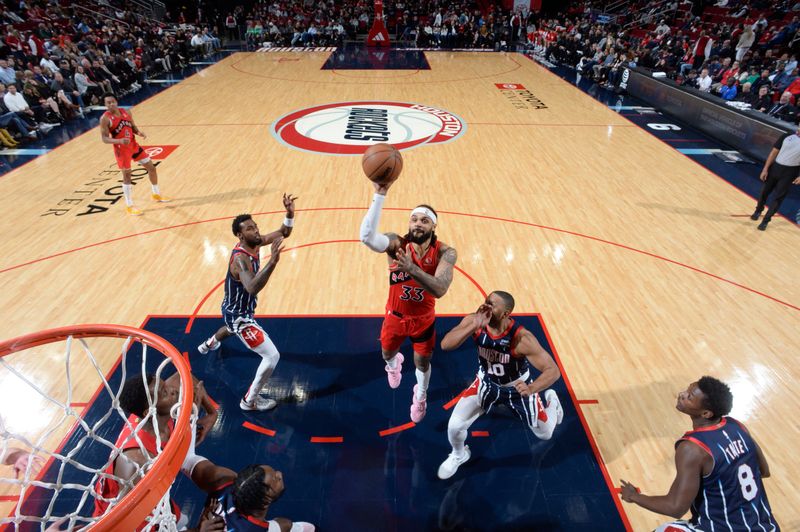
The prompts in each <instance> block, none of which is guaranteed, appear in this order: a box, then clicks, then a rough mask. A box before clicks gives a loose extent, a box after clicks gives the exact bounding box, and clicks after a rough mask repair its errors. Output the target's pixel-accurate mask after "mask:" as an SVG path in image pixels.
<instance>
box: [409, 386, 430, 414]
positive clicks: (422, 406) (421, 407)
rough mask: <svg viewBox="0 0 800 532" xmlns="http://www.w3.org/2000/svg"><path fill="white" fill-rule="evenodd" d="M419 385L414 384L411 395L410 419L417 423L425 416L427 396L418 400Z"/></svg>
mask: <svg viewBox="0 0 800 532" xmlns="http://www.w3.org/2000/svg"><path fill="white" fill-rule="evenodd" d="M418 386H419V385H418V384H415V385H414V393H413V395H412V396H411V421H413V422H414V423H419V422H420V421H422V419H423V418H424V417H425V412H426V411H427V410H428V398H427V396H426V397H425V399H422V400H418V399H417V387H418Z"/></svg>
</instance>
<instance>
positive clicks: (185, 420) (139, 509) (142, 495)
mask: <svg viewBox="0 0 800 532" xmlns="http://www.w3.org/2000/svg"><path fill="white" fill-rule="evenodd" d="M69 336H72V337H73V338H93V337H113V338H128V337H132V338H135V339H137V340H138V341H140V342H141V343H143V344H145V345H148V346H151V347H153V348H155V349H158V350H159V351H160V352H161V353H163V354H164V356H166V357H169V358H170V359H171V360H172V364H173V365H174V366H175V368H176V369H177V370H178V373H179V374H180V376H181V383H182V384H183V399H184V404H189V405H190V404H192V403H193V402H194V386H192V385H191V383H192V373H191V371H190V369H189V365H188V363H187V362H186V360H184V358H183V356H181V354H180V352H178V350H177V349H175V347H174V346H173V345H172V344H170V343H169V342H168V341H167V340H165V339H163V338H161V337H160V336H158V335H156V334H153V333H151V332H148V331H145V330H142V329H137V328H135V327H129V326H127V325H104V324H86V325H71V326H68V327H59V328H56V329H48V330H46V331H39V332H35V333H31V334H26V335H24V336H20V337H17V338H12V339H11V340H5V341H3V342H0V357H4V356H7V355H10V354H12V353H16V352H18V351H23V350H25V349H29V348H31V347H36V346H40V345H45V344H50V343H54V342H58V341H62V340H66V339H67V338H68V337H69ZM187 383H188V385H187ZM191 412H192V409H191V408H182V409H181V411H180V414H179V415H178V419H177V420H175V429H174V430H173V432H172V434H171V435H170V438H169V441H167V445H166V446H165V447H164V449H163V450H162V451H161V453H159V455H158V457H157V458H156V460H155V462H154V463H153V466H152V467H151V469H150V471H148V473H147V475H145V477H144V478H142V480H140V481H139V483H138V484H136V486H134V488H133V489H132V490H131V491H130V493H128V494H127V495H126V496H125V497H124V498H123V499H122V500H121V501H119V502H118V503H117V504H116V505H114V507H113V508H111V510H109V511H108V513H106V514H105V515H103V516H102V517H101V518H100V519H99V520H98V521H97V522H96V523H94V524H93V525H92V529H93V530H99V531H104V532H105V531H109V532H111V531H114V530H117V531H118V530H136V529H137V528H138V527H139V525H141V524H142V523H143V522H144V520H145V518H146V517H147V516H148V515H149V514H150V512H151V511H152V510H153V508H155V506H156V505H157V504H158V501H159V500H161V497H163V496H164V493H166V491H167V490H168V489H169V487H170V486H171V485H172V482H173V481H174V480H175V477H176V476H177V475H178V471H180V468H181V464H182V463H183V457H185V456H186V453H187V452H188V451H189V445H190V444H191V423H190V416H191ZM46 470H47V467H44V468H42V473H40V474H43V473H44V471H46Z"/></svg>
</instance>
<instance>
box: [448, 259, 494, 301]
mask: <svg viewBox="0 0 800 532" xmlns="http://www.w3.org/2000/svg"><path fill="white" fill-rule="evenodd" d="M453 268H454V269H455V270H456V271H458V272H460V273H461V274H462V275H463V276H464V277H466V278H467V279H468V280H469V282H471V283H472V284H474V285H475V288H477V289H478V291H479V292H480V293H481V295H482V296H483V297H484V299H485V298H486V291H485V290H484V289H483V287H481V285H480V284H478V281H476V280H475V279H473V278H472V276H471V275H470V274H468V273H467V272H465V271H464V270H462V269H461V268H459V267H458V266H455V265H453Z"/></svg>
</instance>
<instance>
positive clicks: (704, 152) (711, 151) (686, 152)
mask: <svg viewBox="0 0 800 532" xmlns="http://www.w3.org/2000/svg"><path fill="white" fill-rule="evenodd" d="M677 149H678V151H679V152H681V153H682V154H684V155H714V154H715V153H719V152H721V151H725V150H720V149H716V148H712V149H701V148H677Z"/></svg>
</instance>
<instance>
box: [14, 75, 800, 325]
mask: <svg viewBox="0 0 800 532" xmlns="http://www.w3.org/2000/svg"><path fill="white" fill-rule="evenodd" d="M553 75H555V74H553ZM565 83H566V82H565ZM167 90H169V89H167ZM578 90H579V89H578ZM598 103H599V102H598ZM697 164H699V163H697ZM709 173H711V172H710V171H709ZM712 175H716V174H712ZM717 177H719V176H717ZM720 179H722V178H720ZM731 186H733V185H731ZM737 190H738V189H737ZM349 210H359V211H363V210H366V208H365V207H316V208H311V209H298V210H297V211H298V212H317V211H349ZM384 210H387V211H407V210H408V209H405V208H400V207H384ZM283 212H284V211H269V212H260V213H254V215H258V216H261V215H268V214H279V213H280V214H283ZM440 212H442V213H443V214H452V215H454V216H466V217H469V218H481V219H484V220H496V221H500V222H507V223H515V224H519V225H525V226H528V227H536V228H539V229H544V230H548V231H555V232H557V233H562V234H566V235H571V236H575V237H578V238H585V239H587V240H593V241H595V242H600V243H602V244H608V245H610V246H614V247H617V248H620V249H625V250H628V251H633V252H634V253H639V254H641V255H646V256H648V257H651V258H654V259H659V260H663V261H665V262H668V263H670V264H673V265H675V266H680V267H682V268H686V269H688V270H691V271H693V272H695V273H700V274H703V275H707V276H709V277H711V278H713V279H716V280H718V281H722V282H724V283H727V284H730V285H733V286H736V287H738V288H742V289H743V290H747V291H748V292H751V293H753V294H756V295H759V296H762V297H765V298H767V299H769V300H771V301H774V302H776V303H779V304H781V305H783V306H785V307H788V308H791V309H793V310H797V311H800V307H798V306H796V305H793V304H791V303H788V302H786V301H783V300H780V299H778V298H776V297H773V296H770V295H768V294H765V293H764V292H760V291H758V290H755V289H753V288H750V287H748V286H745V285H743V284H740V283H737V282H735V281H731V280H729V279H726V278H724V277H721V276H719V275H715V274H713V273H710V272H708V271H705V270H702V269H700V268H695V267H694V266H689V265H688V264H685V263H682V262H678V261H676V260H672V259H668V258H666V257H663V256H661V255H658V254H656V253H651V252H649V251H644V250H641V249H637V248H634V247H631V246H626V245H625V244H620V243H618V242H612V241H610V240H605V239H602V238H599V237H595V236H591V235H587V234H583V233H578V232H576V231H569V230H567V229H560V228H557V227H550V226H546V225H541V224H535V223H532V222H523V221H521V220H514V219H511V218H502V217H499V216H488V215H485V214H471V213H464V212H456V211H440ZM229 219H230V217H228V216H225V217H220V218H211V219H208V220H197V221H194V222H187V223H183V224H178V225H173V226H168V227H161V228H158V229H151V230H149V231H143V232H141V233H133V234H130V235H125V236H121V237H117V238H113V239H110V240H105V241H102V242H96V243H94V244H87V245H85V246H81V247H78V248H74V249H70V250H67V251H62V252H60V253H56V254H54V255H49V256H46V257H41V258H38V259H34V260H31V261H28V262H24V263H21V264H17V265H14V266H9V267H7V268H5V269H2V270H0V273H5V272H8V271H11V270H15V269H18V268H22V267H23V266H28V265H30V264H34V263H37V262H41V261H45V260H50V259H53V258H56V257H60V256H62V255H66V254H69V253H74V252H76V251H81V250H84V249H89V248H93V247H97V246H100V245H103V244H108V243H111V242H117V241H119V240H125V239H128V238H133V237H136V236H142V235H149V234H153V233H158V232H161V231H167V230H170V229H175V228H180V227H187V226H190V225H197V224H201V223H206V222H216V221H221V220H226V221H227V220H229ZM792 223H793V222H792ZM793 225H794V223H793ZM330 242H357V241H356V240H331V241H330ZM318 244H319V243H311V244H305V245H304V246H312V245H318ZM304 246H298V248H293V249H299V248H300V247H304Z"/></svg>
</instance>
